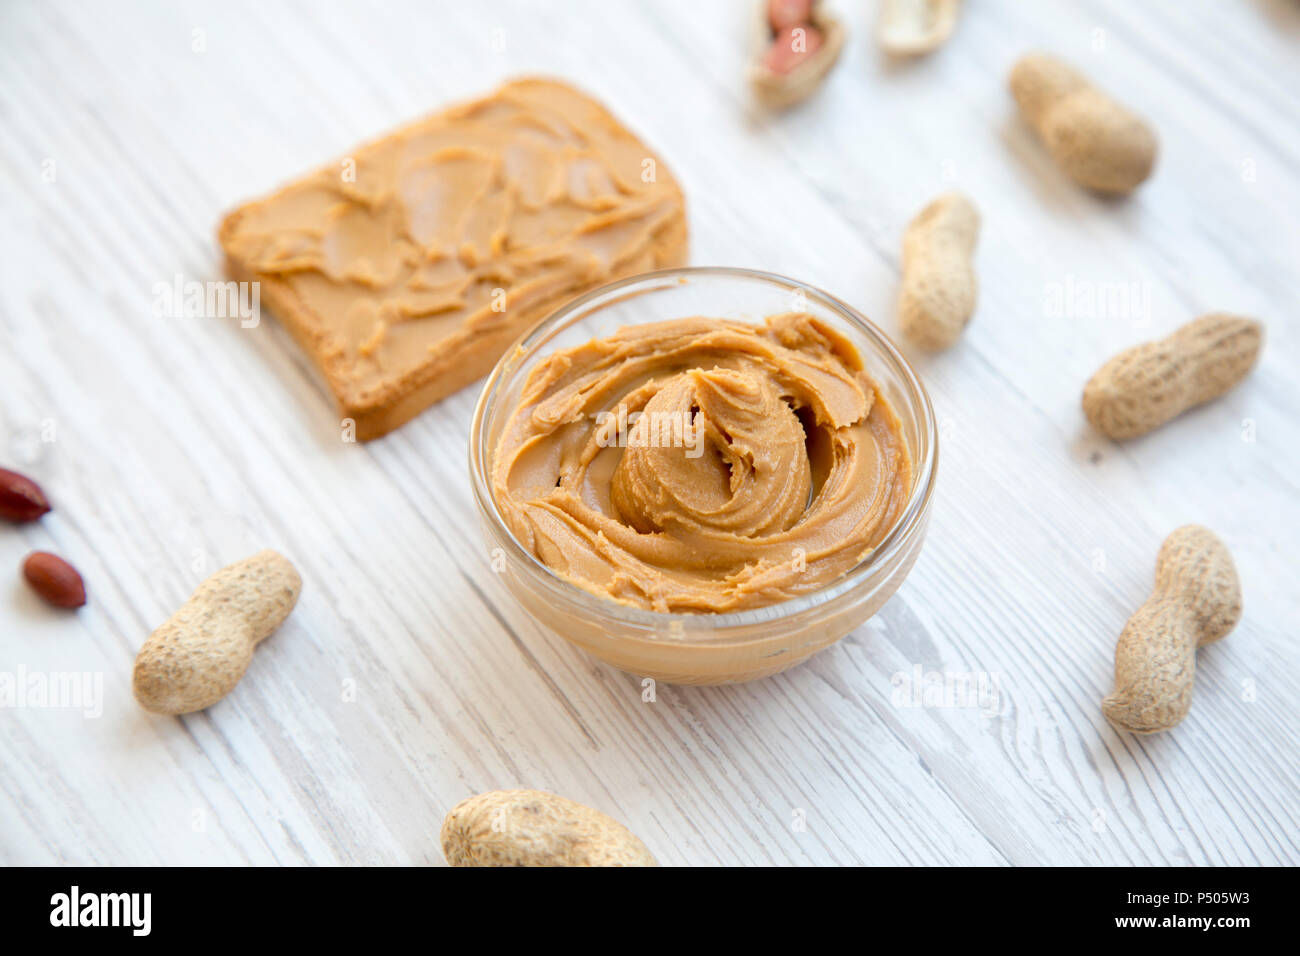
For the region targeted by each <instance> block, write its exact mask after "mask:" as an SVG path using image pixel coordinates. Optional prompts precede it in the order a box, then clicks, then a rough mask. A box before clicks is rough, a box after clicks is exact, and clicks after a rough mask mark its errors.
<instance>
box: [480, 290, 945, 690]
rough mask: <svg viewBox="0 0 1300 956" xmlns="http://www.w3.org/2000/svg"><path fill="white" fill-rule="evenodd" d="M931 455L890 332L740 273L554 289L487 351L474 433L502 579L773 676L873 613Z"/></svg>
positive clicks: (545, 611)
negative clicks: (499, 352) (494, 358)
mask: <svg viewBox="0 0 1300 956" xmlns="http://www.w3.org/2000/svg"><path fill="white" fill-rule="evenodd" d="M507 307H508V305H507ZM937 464H938V435H937V430H936V428H935V420H934V410H933V407H932V406H931V403H930V399H929V396H928V395H927V394H926V391H925V387H924V386H923V385H922V384H921V381H920V379H919V378H918V376H917V374H916V372H915V371H914V370H913V369H912V367H911V365H910V364H909V363H908V362H907V360H906V359H905V358H904V357H903V356H902V355H901V354H900V353H899V351H898V350H897V349H896V348H895V347H894V345H893V344H892V343H891V342H890V341H889V339H888V337H887V336H886V335H885V334H884V333H883V332H881V331H880V329H878V328H876V326H874V325H873V324H872V323H871V322H869V321H868V320H867V319H866V318H865V317H863V316H862V315H861V314H860V313H858V312H857V311H855V310H854V309H852V308H850V307H849V306H848V305H846V304H845V303H843V302H841V301H839V300H838V299H835V298H834V297H832V296H830V295H828V294H826V293H825V292H822V291H820V290H819V289H816V288H814V287H812V286H809V285H806V284H804V283H801V282H797V281H795V280H793V279H787V278H784V277H782V276H778V275H774V274H771V273H765V272H757V271H751V270H746V269H730V268H689V269H672V270H666V271H662V272H652V273H646V274H643V275H639V276H635V277H633V278H630V279H624V280H621V281H618V282H613V283H611V284H609V285H606V286H603V287H602V288H600V289H597V290H595V291H593V292H590V293H588V294H586V295H583V296H580V297H579V298H577V299H574V300H573V301H571V302H569V303H568V304H566V305H564V306H563V307H561V308H560V309H559V310H557V311H556V312H554V313H552V314H551V315H550V316H549V317H548V318H546V319H545V320H544V321H542V322H541V323H540V324H539V325H537V326H536V327H535V328H533V329H532V331H530V332H528V333H527V334H526V335H524V336H523V337H522V338H521V339H520V340H519V341H518V342H517V343H516V344H515V345H514V346H513V347H512V348H511V349H510V350H509V351H508V352H507V353H506V355H505V356H504V357H503V358H502V360H501V361H500V362H499V363H498V364H497V366H496V368H495V369H494V370H493V372H492V374H491V376H490V377H489V378H488V380H487V383H486V385H485V386H484V388H483V393H482V395H481V396H480V398H479V402H478V406H477V408H476V409H475V413H474V421H473V425H472V427H471V432H470V476H471V481H472V483H473V487H474V496H475V501H476V504H477V506H478V509H479V513H480V517H481V519H482V525H483V529H484V533H485V536H486V539H487V543H488V547H489V549H490V550H491V560H492V567H493V569H494V570H495V571H498V572H499V573H500V574H501V576H502V579H503V580H504V582H505V584H506V587H507V589H508V590H509V591H510V592H511V594H512V595H514V597H515V598H516V599H517V600H518V601H519V602H520V603H521V604H522V605H523V606H524V607H525V608H526V609H527V610H528V611H529V612H530V613H532V614H533V615H534V616H535V617H536V618H537V619H538V620H539V621H541V622H542V623H543V624H545V625H546V626H547V627H549V628H550V629H551V630H553V631H555V632H556V633H557V634H558V635H560V636H561V637H564V638H565V639H567V640H569V641H571V642H572V643H574V644H576V645H578V646H579V647H581V648H583V649H584V650H586V651H588V652H590V653H591V654H594V655H595V656H596V657H598V658H600V659H601V660H604V661H606V662H608V663H610V664H612V665H613V666H615V667H618V668H620V669H622V670H625V671H628V672H630V673H633V674H637V675H640V676H643V677H653V678H655V679H656V680H664V681H668V682H672V683H683V684H717V683H726V682H733V681H744V680H753V679H755V678H759V677H766V676H768V675H770V674H775V673H778V672H779V671H782V670H785V669H786V668H788V667H791V666H793V665H794V664H797V663H799V662H800V661H803V660H805V659H807V658H808V657H809V656H811V655H812V654H814V653H816V652H817V651H819V650H821V649H823V648H825V647H828V646H829V645H831V644H833V643H835V642H836V641H838V640H839V639H840V638H842V637H844V636H845V635H846V634H848V633H849V632H850V631H851V630H853V629H854V628H855V627H857V626H858V625H860V624H861V623H862V622H864V621H865V620H867V618H869V617H870V616H871V615H873V614H874V613H875V612H876V611H877V610H879V609H880V607H881V606H882V605H883V604H884V603H885V601H887V600H888V599H889V598H890V597H891V596H892V595H893V593H894V592H895V591H896V590H898V588H899V586H900V585H901V584H902V582H903V579H904V577H905V576H906V575H907V573H908V571H910V570H911V568H912V565H913V564H914V563H915V561H916V558H917V556H918V555H919V553H920V550H921V544H922V541H923V539H924V537H925V531H926V526H927V524H928V521H929V513H930V501H931V497H932V493H933V487H934V479H935V473H936V467H937Z"/></svg>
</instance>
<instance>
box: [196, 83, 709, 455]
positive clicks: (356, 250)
mask: <svg viewBox="0 0 1300 956" xmlns="http://www.w3.org/2000/svg"><path fill="white" fill-rule="evenodd" d="M218 238H219V240H220V242H221V247H222V249H223V250H224V251H225V255H226V263H227V269H228V271H229V272H230V274H231V276H232V277H233V278H235V279H237V280H240V281H255V282H259V283H260V292H261V301H263V302H265V303H266V304H267V305H268V306H269V307H270V309H271V310H272V311H273V312H274V313H275V314H276V316H277V317H278V318H279V319H280V321H281V322H282V323H283V324H284V325H285V326H286V327H287V328H288V329H289V331H290V332H291V333H292V334H293V336H294V338H295V339H296V340H297V342H298V343H299V344H300V345H301V346H302V348H303V349H305V350H306V351H307V353H308V354H309V355H310V356H311V358H312V360H313V361H314V362H315V364H316V365H317V367H318V368H319V369H320V371H321V373H322V374H323V376H324V378H325V381H326V383H327V384H328V385H329V388H330V390H331V391H332V392H333V393H334V397H335V398H336V399H337V401H338V405H339V411H340V414H341V415H342V416H343V417H345V418H351V419H353V420H354V421H355V423H356V436H357V438H359V439H362V440H366V439H371V438H377V437H379V436H380V435H383V434H385V433H386V432H389V431H391V430H392V429H394V428H397V427H398V426H399V425H402V424H404V423H405V422H407V421H409V420H410V419H411V418H413V417H414V416H415V415H417V414H418V413H419V412H421V411H423V410H424V409H425V408H428V407H429V406H430V405H432V404H433V403H434V402H436V401H438V400H439V399H442V398H444V397H446V396H447V395H449V394H451V393H452V392H454V391H456V390H458V389H460V388H462V387H464V386H465V385H468V384H469V383H470V382H473V381H474V380H475V379H477V378H480V377H481V376H483V375H485V374H486V373H487V372H488V371H489V370H490V369H491V368H492V366H493V365H494V364H495V363H496V361H497V359H498V358H499V357H500V356H501V354H502V353H503V352H504V351H505V349H506V348H507V347H508V346H509V345H510V343H511V342H513V341H514V340H515V339H516V338H517V337H518V336H519V335H520V334H521V333H522V332H524V331H525V330H526V329H528V328H529V327H531V326H532V325H534V324H535V323H537V322H538V321H540V320H541V319H542V318H544V317H545V316H546V315H547V314H549V313H550V312H551V311H552V310H553V309H555V308H556V307H557V306H559V305H561V304H563V303H564V302H566V301H567V300H569V299H571V298H573V297H574V296H577V295H579V294H581V293H583V292H586V291H587V290H589V289H592V288H594V287H596V286H598V285H602V284H604V283H606V282H609V281H611V280H613V279H618V278H623V277H625V276H629V275H635V274H637V273H640V272H646V271H649V270H652V269H661V268H669V267H672V266H677V265H681V264H683V263H684V262H685V260H686V254H687V227H686V210H685V202H684V200H683V197H682V192H681V189H680V188H679V187H678V185H677V182H676V180H675V179H674V178H673V177H672V175H671V174H670V173H669V172H668V170H667V169H666V168H665V166H664V165H663V163H662V162H660V161H659V159H658V157H657V156H656V155H655V154H654V153H653V152H651V151H650V150H649V149H648V148H647V147H646V146H645V145H644V144H642V143H641V141H640V140H638V139H637V138H636V137H635V136H633V135H632V134H631V133H630V132H628V131H627V129H626V128H624V127H623V126H622V125H621V124H620V123H619V122H618V121H617V120H615V119H614V118H613V117H612V116H611V115H610V114H609V113H608V112H607V111H606V110H605V109H604V107H602V106H601V105H600V104H599V103H597V102H595V101H594V100H592V99H591V98H590V97H588V96H586V95H585V94H583V93H580V92H578V91H577V90H575V89H573V88H572V87H570V86H568V85H566V84H564V83H560V82H557V81H555V80H548V79H521V80H515V81H513V82H510V83H507V84H506V85H504V86H502V87H501V88H500V89H498V90H497V91H496V92H494V93H491V94H489V95H488V96H485V97H483V98H482V99H478V100H474V101H473V102H469V103H464V104H461V105H459V106H453V107H451V108H450V109H447V110H445V111H443V112H441V113H437V114H435V115H433V116H430V117H428V118H426V119H423V120H420V121H417V122H415V123H412V124H411V125H409V126H407V127H405V128H403V129H400V130H398V131H396V132H394V133H392V134H390V135H389V136H386V137H385V138H383V139H380V140H378V141H376V142H373V143H370V144H368V145H366V146H362V147H360V148H359V149H357V150H355V151H354V152H353V153H352V154H350V155H349V156H348V157H345V158H343V159H341V160H340V161H339V162H336V163H333V164H330V165H328V166H325V167H324V168H322V169H320V170H318V171H317V172H314V173H311V174H310V175H307V176H305V177H304V178H302V179H300V180H298V181H296V182H294V183H291V184H290V185H288V186H286V187H284V188H283V189H281V190H280V191H278V192H276V193H274V194H272V195H270V196H268V197H266V198H264V199H259V200H256V201H254V202H250V203H247V204H246V205H244V206H241V207H239V208H238V209H236V210H235V211H234V212H232V213H230V214H229V215H228V216H227V217H226V218H225V220H224V221H223V222H222V223H221V226H220V229H219V231H218Z"/></svg>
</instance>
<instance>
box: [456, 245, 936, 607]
mask: <svg viewBox="0 0 1300 956" xmlns="http://www.w3.org/2000/svg"><path fill="white" fill-rule="evenodd" d="M708 276H719V277H723V278H730V279H740V280H743V281H758V282H761V283H765V284H768V285H777V286H781V287H783V288H786V289H789V290H802V291H803V292H804V294H805V295H807V296H808V297H809V298H810V299H811V298H815V299H818V300H820V301H821V303H822V304H823V305H825V306H827V307H829V308H830V309H832V310H833V311H835V312H836V313H838V314H839V316H840V317H841V318H842V319H845V320H846V321H848V322H850V323H851V324H853V325H855V326H856V327H857V328H858V330H859V331H860V332H862V333H863V334H864V335H865V336H866V337H867V339H868V340H869V341H870V342H871V344H872V346H873V347H874V348H875V349H876V351H877V354H876V355H873V356H871V358H877V359H878V358H880V357H882V356H883V357H884V358H885V359H886V360H887V361H889V362H891V363H892V364H893V365H894V367H895V371H896V372H898V373H899V374H900V377H901V378H902V380H903V382H904V385H905V386H906V391H907V392H908V393H909V396H910V397H911V398H912V400H913V401H914V402H915V403H916V404H917V406H918V412H919V414H918V415H917V416H916V417H917V420H918V422H919V426H920V427H919V428H918V431H919V433H920V434H919V436H918V438H919V441H918V444H919V445H920V448H919V449H917V450H916V452H915V453H914V457H913V467H914V469H915V470H916V473H915V476H914V480H913V483H912V491H911V493H910V495H909V497H908V502H907V506H906V508H904V510H903V514H902V515H901V516H900V517H899V519H898V521H896V522H895V523H894V526H893V527H892V528H891V529H890V530H889V532H888V533H887V534H886V535H885V537H884V538H882V539H881V541H880V543H879V544H877V545H876V547H875V548H873V549H872V551H871V553H870V554H869V555H867V556H866V557H864V558H863V559H862V560H861V561H860V562H859V563H858V564H856V565H854V566H853V568H851V569H850V570H848V571H846V572H845V573H844V574H842V575H840V576H839V577H837V578H836V579H835V580H834V581H831V582H830V583H828V584H827V585H826V586H825V587H822V588H819V589H818V590H816V591H813V592H811V593H810V594H804V595H801V596H799V597H796V598H791V599H790V600H787V601H778V602H777V603H775V604H768V605H764V606H763V607H758V608H749V609H747V610H744V611H727V612H722V613H701V612H688V611H653V610H650V609H647V608H641V607H637V606H635V605H632V604H624V603H623V602H621V601H616V600H614V599H613V598H610V597H606V596H604V595H599V594H596V593H595V592H593V591H588V590H587V589H586V588H583V587H581V586H579V585H577V584H575V583H574V582H573V581H570V580H569V579H567V578H565V577H563V576H562V575H560V574H558V573H557V572H556V571H554V570H553V569H552V568H550V567H548V566H547V565H546V564H544V563H543V562H542V561H541V560H539V559H538V558H537V557H536V556H535V555H533V554H532V552H530V551H529V550H528V549H527V548H525V547H524V546H523V545H522V544H521V543H520V542H519V540H518V539H517V538H516V537H515V535H514V532H513V531H511V530H510V527H509V525H508V524H507V523H506V522H505V520H504V519H503V518H502V516H501V512H500V509H499V508H498V506H497V502H496V498H495V496H494V495H493V494H492V492H491V467H490V462H489V461H488V457H489V456H490V454H491V453H492V449H491V448H490V447H488V443H487V442H486V441H485V437H486V436H485V435H484V434H483V432H484V429H485V427H486V425H487V423H488V415H487V411H488V409H489V407H491V406H492V403H493V400H494V399H495V398H496V396H497V394H498V392H499V390H500V388H501V383H502V381H503V379H504V376H505V374H506V371H507V367H508V366H510V367H511V368H510V371H511V372H513V371H516V370H515V369H514V368H513V364H514V363H516V362H518V361H522V360H524V359H526V358H527V357H528V355H529V353H530V351H531V350H532V349H534V348H535V347H536V346H537V345H538V344H539V343H538V340H539V339H541V338H543V337H544V336H545V335H547V334H548V333H553V332H557V331H560V330H557V328H556V327H557V326H559V325H560V324H561V323H563V322H564V321H565V320H566V319H569V318H570V317H572V316H574V315H575V314H576V313H580V312H582V311H583V310H584V309H587V307H588V306H589V305H590V304H591V303H592V302H594V301H596V300H597V299H603V298H605V297H608V296H609V295H610V293H612V292H616V291H618V290H620V289H623V290H626V289H628V287H630V286H647V288H646V289H645V291H647V292H649V291H653V289H654V288H662V287H665V286H667V285H680V284H682V283H683V282H684V281H689V280H690V279H692V278H696V277H708ZM581 318H585V316H580V317H579V321H580V320H581ZM865 358H866V357H864V359H865ZM864 364H865V361H864ZM938 460H939V436H938V426H937V423H936V420H935V414H934V405H933V403H932V402H931V400H930V394H929V392H928V391H926V388H925V384H924V383H923V382H922V381H921V377H920V375H918V374H917V372H916V369H915V368H914V367H913V366H912V363H911V362H909V361H908V360H907V358H906V356H904V355H903V354H902V352H900V351H899V349H898V347H897V346H896V345H894V343H893V342H892V341H891V340H890V338H889V336H887V335H886V334H885V332H884V331H883V330H882V329H881V328H880V327H879V326H877V325H876V324H875V323H874V322H872V321H871V320H870V319H868V318H867V317H866V316H865V315H863V314H862V313H861V312H859V311H858V310H857V309H855V308H853V307H852V306H851V305H849V304H848V303H846V302H844V301H843V300H842V299H840V298H838V297H837V296H833V295H831V294H830V293H829V292H826V291H825V290H823V289H820V288H818V287H817V286H814V285H811V284H809V283H807V282H801V281H799V280H798V279H792V278H790V277H788V276H784V275H781V274H779V273H775V272H768V271H765V270H761V269H747V268H741V267H737V266H683V267H680V268H675V269H658V270H655V271H652V272H641V273H637V274H636V275H634V276H628V277H627V278H623V279H616V280H615V281H613V282H608V283H606V284H605V285H602V286H599V287H597V288H595V289H592V290H590V291H589V292H585V293H583V294H582V295H579V296H577V297H575V298H573V299H570V300H568V301H567V302H566V303H565V304H563V305H561V306H559V307H558V308H556V309H554V310H552V311H551V312H549V313H547V314H546V316H545V317H543V318H542V319H541V320H540V321H538V322H536V323H535V324H533V325H532V326H531V327H530V328H528V329H527V330H525V331H524V332H523V333H522V334H521V335H520V336H519V338H517V339H516V340H515V341H514V342H513V343H512V344H511V345H510V347H509V348H508V349H507V350H506V351H505V352H504V353H503V354H502V356H501V358H500V359H498V360H497V363H496V365H495V366H494V367H493V369H492V371H491V373H490V374H489V375H488V378H487V380H486V381H485V382H484V384H483V389H482V391H481V392H480V393H479V397H478V401H477V402H476V403H475V406H474V416H473V419H472V421H471V424H470V435H469V467H470V483H471V485H472V486H473V490H474V499H475V502H476V503H477V504H478V508H479V513H480V516H481V517H482V518H483V519H484V520H488V521H490V523H491V524H492V526H493V528H494V529H495V530H497V531H499V532H502V533H503V537H504V540H505V543H506V544H508V545H509V547H510V548H511V549H512V551H513V553H514V557H516V558H519V559H522V562H523V566H524V567H525V568H527V569H528V570H529V572H530V573H532V574H533V575H535V576H538V577H540V578H541V579H542V580H543V582H544V583H545V584H546V585H547V586H548V587H549V588H551V589H552V590H557V591H559V592H560V593H561V594H562V595H563V596H564V597H566V598H568V599H569V600H571V601H574V602H575V603H579V604H584V605H588V606H589V607H590V609H591V610H593V611H595V612H597V613H601V614H604V615H607V616H610V617H614V618H618V619H620V620H622V621H625V622H626V623H629V624H634V625H639V626H642V627H650V628H651V629H653V630H654V631H655V632H664V631H667V632H670V633H680V632H681V631H682V630H683V629H684V628H689V629H691V630H698V629H699V625H700V624H707V629H708V630H709V631H711V632H719V631H728V630H734V629H738V628H746V627H752V626H754V625H759V624H770V623H773V622H775V621H779V620H781V619H784V618H788V617H793V616H796V615H799V614H802V613H803V612H806V611H810V610H813V609H816V608H820V607H823V606H825V605H830V604H832V603H834V602H836V601H837V600H838V599H839V598H842V597H844V596H845V595H847V594H851V593H854V592H856V591H857V590H858V588H859V587H861V586H862V585H863V584H865V583H867V582H868V581H869V580H870V579H871V578H872V576H873V575H874V574H875V573H876V572H879V571H880V570H881V569H882V568H887V567H889V566H890V565H891V559H893V558H894V557H895V556H896V555H897V554H898V553H899V552H900V551H902V550H903V549H904V547H905V546H906V544H907V543H908V542H909V541H910V540H911V539H912V538H913V537H914V535H915V534H916V533H917V532H918V531H919V530H921V529H923V527H924V524H925V517H926V515H927V513H928V510H929V504H930V501H931V499H932V498H933V496H934V485H935V478H936V475H937V471H938Z"/></svg>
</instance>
